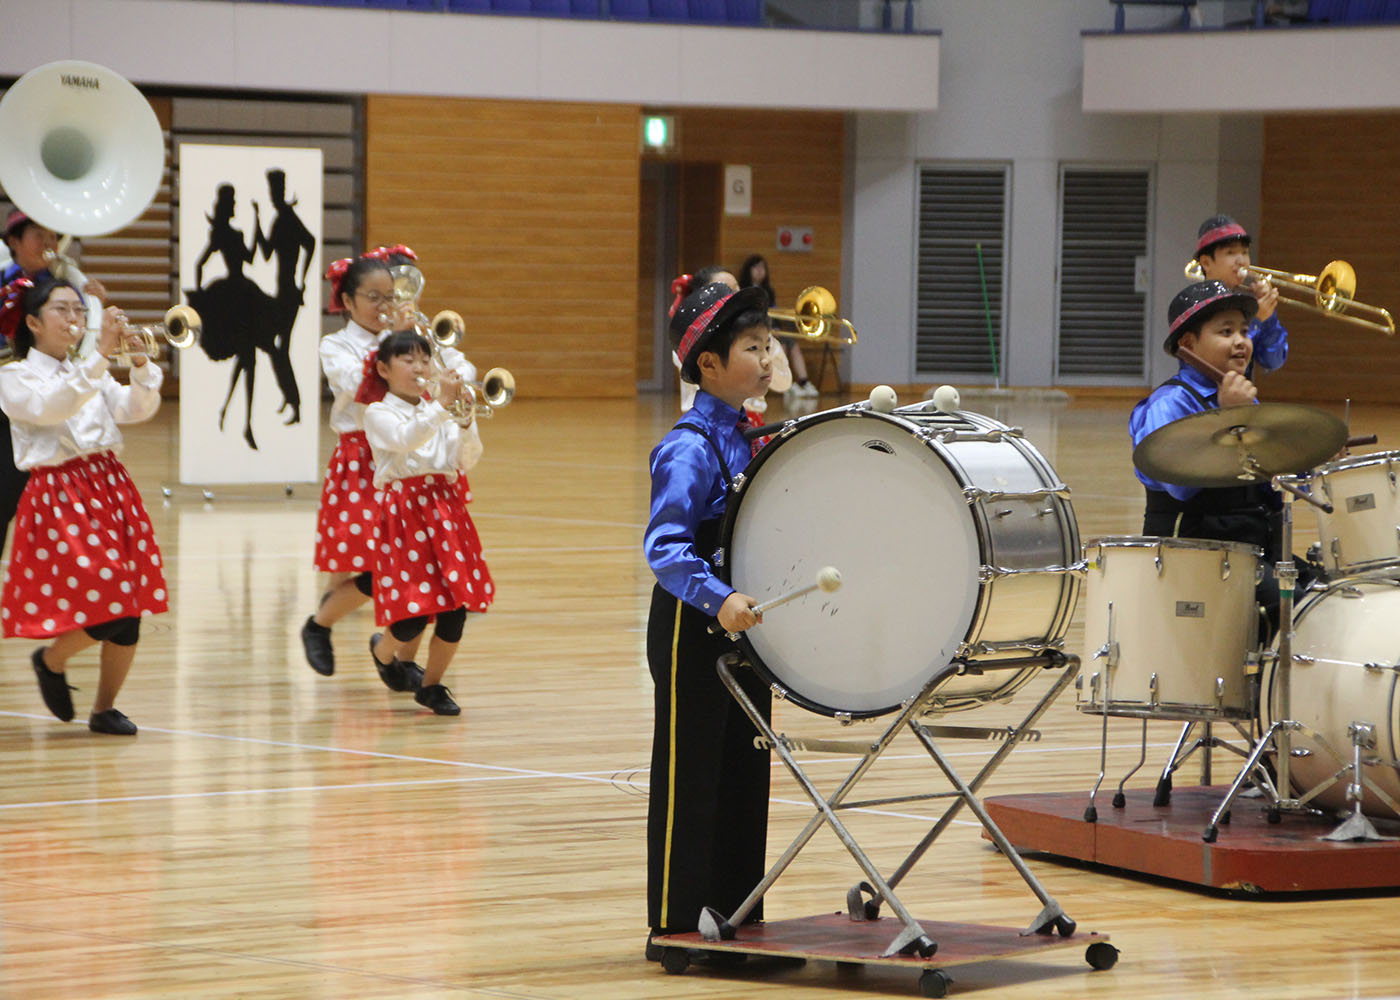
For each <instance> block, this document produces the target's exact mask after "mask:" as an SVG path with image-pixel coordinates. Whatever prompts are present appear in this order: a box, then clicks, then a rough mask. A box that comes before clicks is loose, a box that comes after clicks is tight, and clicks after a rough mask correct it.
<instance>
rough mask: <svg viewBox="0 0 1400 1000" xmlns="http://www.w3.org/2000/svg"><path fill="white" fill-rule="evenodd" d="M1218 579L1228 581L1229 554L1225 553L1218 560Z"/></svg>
mask: <svg viewBox="0 0 1400 1000" xmlns="http://www.w3.org/2000/svg"><path fill="white" fill-rule="evenodd" d="M1220 579H1222V580H1228V579H1230V553H1228V552H1226V553H1225V555H1224V557H1223V558H1222V559H1221V560H1220Z"/></svg>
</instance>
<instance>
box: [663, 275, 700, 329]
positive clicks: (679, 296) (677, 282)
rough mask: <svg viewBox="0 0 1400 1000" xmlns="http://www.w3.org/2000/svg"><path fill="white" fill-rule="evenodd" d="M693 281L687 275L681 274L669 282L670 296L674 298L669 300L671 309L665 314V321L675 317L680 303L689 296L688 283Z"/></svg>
mask: <svg viewBox="0 0 1400 1000" xmlns="http://www.w3.org/2000/svg"><path fill="white" fill-rule="evenodd" d="M694 280H695V279H693V278H692V277H691V276H690V275H688V274H682V275H680V276H679V277H676V278H673V279H672V280H671V294H672V295H674V296H675V298H674V299H672V300H671V308H670V309H669V310H667V312H666V318H667V319H670V318H671V317H672V316H674V315H676V310H677V309H679V308H680V307H681V303H682V302H683V301H685V297H686V296H687V295H689V294H690V283H691V282H692V281H694Z"/></svg>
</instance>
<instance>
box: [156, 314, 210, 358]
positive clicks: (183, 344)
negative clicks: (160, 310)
mask: <svg viewBox="0 0 1400 1000" xmlns="http://www.w3.org/2000/svg"><path fill="white" fill-rule="evenodd" d="M203 332H204V324H203V322H202V321H201V320H200V318H199V313H197V312H195V311H194V310H193V309H191V308H190V307H189V306H172V307H171V308H170V309H168V310H167V311H166V313H165V339H166V340H167V341H168V342H169V343H170V346H171V347H174V348H176V349H177V350H181V351H183V350H184V349H185V348H187V347H190V346H192V345H193V344H194V342H195V341H196V340H198V339H199V335H200V334H201V333H203Z"/></svg>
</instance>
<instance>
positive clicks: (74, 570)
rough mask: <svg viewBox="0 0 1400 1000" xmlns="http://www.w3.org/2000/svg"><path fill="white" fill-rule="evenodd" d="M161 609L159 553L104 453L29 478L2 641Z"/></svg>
mask: <svg viewBox="0 0 1400 1000" xmlns="http://www.w3.org/2000/svg"><path fill="white" fill-rule="evenodd" d="M168 609H169V603H168V601H167V600H166V590H165V574H164V573H163V572H162V571H161V560H160V548H159V547H158V546H157V545H156V536H155V532H154V531H152V530H151V519H150V517H149V516H147V514H146V506H145V504H143V503H142V502H141V494H140V493H139V492H138V491H137V489H136V484H135V483H133V482H132V481H131V477H130V476H129V475H127V472H126V467H125V466H123V465H122V464H121V462H119V461H117V459H116V457H115V456H114V455H113V454H112V453H111V452H102V453H101V454H97V455H85V456H83V457H82V458H75V459H72V460H71V461H68V462H65V463H63V464H62V465H54V466H46V467H41V468H38V469H34V470H33V471H32V472H31V473H30V476H29V484H28V485H27V486H25V488H24V494H23V495H22V496H21V497H20V501H19V510H18V511H17V512H16V514H15V529H14V549H13V551H12V553H11V558H10V568H9V572H8V573H6V575H5V588H4V595H3V597H2V598H0V617H3V619H4V623H5V635H6V637H13V636H24V637H27V638H31V639H41V638H49V637H50V636H56V635H62V634H64V633H65V632H72V631H73V630H75V629H80V628H87V627H88V626H91V625H101V624H102V623H103V622H109V621H113V620H115V619H117V618H129V617H134V616H137V615H151V614H158V613H159V612H162V611H166V610H168Z"/></svg>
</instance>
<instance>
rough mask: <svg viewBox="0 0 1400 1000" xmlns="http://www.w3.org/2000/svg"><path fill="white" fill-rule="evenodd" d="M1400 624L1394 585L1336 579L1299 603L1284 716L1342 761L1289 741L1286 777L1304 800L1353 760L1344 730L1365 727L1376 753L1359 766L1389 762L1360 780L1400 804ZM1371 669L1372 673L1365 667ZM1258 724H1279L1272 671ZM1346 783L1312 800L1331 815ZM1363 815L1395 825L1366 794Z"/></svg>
mask: <svg viewBox="0 0 1400 1000" xmlns="http://www.w3.org/2000/svg"><path fill="white" fill-rule="evenodd" d="M1398 621H1400V581H1395V580H1389V579H1384V578H1379V577H1372V578H1354V579H1350V580H1340V581H1338V582H1336V583H1334V584H1332V585H1331V586H1330V587H1328V588H1327V589H1326V590H1324V591H1322V592H1321V593H1318V594H1315V595H1314V596H1312V597H1310V598H1309V599H1308V600H1307V601H1306V602H1304V603H1303V604H1302V605H1301V606H1300V607H1299V609H1298V612H1297V614H1296V616H1295V617H1294V619H1293V626H1294V628H1293V674H1292V677H1291V678H1290V680H1289V702H1290V707H1291V711H1290V713H1289V714H1290V715H1291V716H1292V717H1293V718H1294V719H1295V720H1297V721H1298V722H1301V723H1302V724H1303V725H1305V726H1307V727H1309V728H1310V729H1312V730H1313V731H1315V732H1317V733H1319V734H1320V735H1321V736H1322V738H1323V739H1325V740H1326V741H1327V742H1328V743H1329V744H1331V746H1332V748H1333V749H1334V750H1335V751H1337V752H1338V753H1340V754H1341V755H1342V760H1341V761H1338V760H1336V759H1335V758H1334V757H1333V756H1332V755H1331V754H1329V753H1328V752H1327V751H1326V750H1324V749H1323V748H1322V747H1321V746H1320V745H1319V744H1318V743H1317V741H1316V740H1314V739H1313V738H1312V737H1310V736H1308V735H1307V734H1306V733H1300V732H1295V733H1294V734H1293V736H1292V746H1293V754H1292V755H1291V756H1290V758H1289V760H1290V763H1289V768H1290V772H1289V776H1290V779H1291V783H1292V785H1293V788H1294V790H1295V791H1296V792H1297V793H1298V794H1303V793H1305V792H1306V791H1308V790H1309V789H1311V788H1312V787H1314V786H1315V785H1317V784H1318V783H1319V782H1321V781H1323V780H1325V779H1327V778H1329V777H1331V776H1332V775H1333V774H1335V773H1336V772H1337V770H1338V769H1339V768H1341V766H1342V764H1343V763H1346V762H1349V761H1350V760H1351V753H1352V743H1351V737H1350V736H1348V735H1347V727H1348V726H1350V725H1351V724H1352V723H1353V722H1369V723H1371V724H1372V725H1373V726H1374V727H1375V735H1376V748H1375V749H1374V750H1367V751H1363V752H1362V759H1363V760H1364V759H1365V758H1366V757H1368V756H1378V757H1379V758H1380V759H1381V760H1382V761H1386V762H1388V763H1383V764H1373V765H1369V766H1363V768H1362V770H1363V771H1364V772H1365V774H1366V776H1367V777H1369V778H1370V779H1371V780H1372V781H1374V782H1375V783H1376V784H1377V785H1378V786H1380V788H1381V789H1382V790H1383V791H1384V792H1385V793H1386V794H1387V795H1389V796H1390V797H1391V798H1392V799H1395V800H1396V801H1397V802H1400V770H1397V768H1396V765H1395V760H1396V758H1397V751H1400V742H1398V741H1397V740H1398V739H1400V691H1397V678H1400V674H1398V673H1397V664H1396V661H1397V658H1398V657H1397V654H1400V638H1397V632H1396V622H1398ZM1368 664H1372V666H1368ZM1259 703H1260V705H1259V707H1260V711H1259V715H1260V720H1261V721H1262V722H1263V724H1264V725H1265V726H1266V727H1267V726H1269V725H1271V724H1272V723H1273V721H1274V719H1276V718H1277V717H1278V713H1279V704H1278V671H1277V668H1276V667H1275V666H1274V665H1272V664H1270V665H1269V666H1268V667H1266V669H1265V670H1264V673H1263V675H1262V679H1261V684H1260V698H1259ZM1347 781H1348V776H1343V778H1342V780H1341V781H1338V782H1336V783H1334V784H1333V785H1332V786H1331V787H1329V788H1328V789H1327V790H1326V791H1324V792H1322V793H1320V794H1319V795H1318V796H1317V797H1316V798H1315V799H1314V800H1313V801H1314V802H1316V803H1317V804H1319V805H1322V806H1326V807H1329V808H1332V809H1336V810H1344V809H1349V808H1350V803H1348V802H1347V801H1346V785H1347ZM1361 805H1362V810H1363V811H1364V812H1367V813H1371V814H1374V815H1376V816H1388V817H1390V818H1392V819H1393V818H1394V817H1395V814H1394V813H1393V812H1391V811H1390V810H1389V809H1388V808H1386V807H1385V806H1384V804H1383V803H1382V802H1381V801H1380V800H1379V799H1377V798H1376V796H1374V795H1371V796H1369V797H1367V796H1366V795H1363V796H1362V801H1361Z"/></svg>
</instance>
